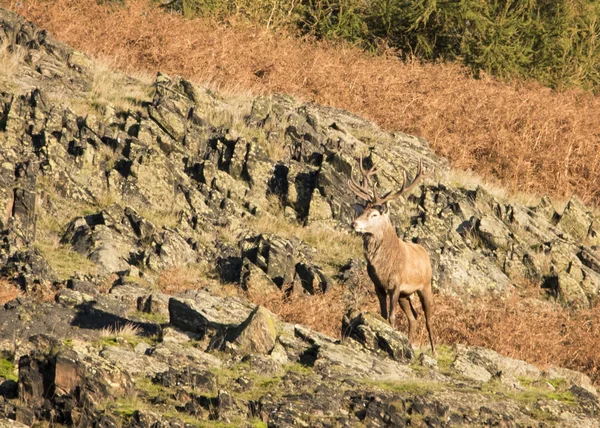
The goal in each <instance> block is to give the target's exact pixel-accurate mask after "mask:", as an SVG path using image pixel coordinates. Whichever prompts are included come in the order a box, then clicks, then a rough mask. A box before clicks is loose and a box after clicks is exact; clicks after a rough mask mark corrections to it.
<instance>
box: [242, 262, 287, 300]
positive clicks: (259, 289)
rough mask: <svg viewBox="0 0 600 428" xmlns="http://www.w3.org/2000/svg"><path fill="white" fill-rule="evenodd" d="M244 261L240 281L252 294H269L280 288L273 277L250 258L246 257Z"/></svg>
mask: <svg viewBox="0 0 600 428" xmlns="http://www.w3.org/2000/svg"><path fill="white" fill-rule="evenodd" d="M242 263H243V264H242V275H241V280H240V283H241V285H242V287H243V288H244V289H245V290H247V291H248V292H249V293H250V295H262V294H268V293H273V292H276V291H278V290H279V288H278V287H277V285H275V283H274V282H273V281H272V280H271V278H269V276H267V274H266V273H265V272H264V271H263V270H262V269H260V268H259V267H258V266H256V265H255V264H254V263H252V262H251V261H250V260H248V259H246V258H244V260H243V262H242Z"/></svg>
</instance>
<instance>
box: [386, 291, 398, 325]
mask: <svg viewBox="0 0 600 428" xmlns="http://www.w3.org/2000/svg"><path fill="white" fill-rule="evenodd" d="M388 297H389V300H390V313H389V317H388V321H389V322H390V325H391V326H392V327H393V328H396V309H397V308H398V298H399V297H400V287H394V288H393V289H392V290H390V291H389V294H388Z"/></svg>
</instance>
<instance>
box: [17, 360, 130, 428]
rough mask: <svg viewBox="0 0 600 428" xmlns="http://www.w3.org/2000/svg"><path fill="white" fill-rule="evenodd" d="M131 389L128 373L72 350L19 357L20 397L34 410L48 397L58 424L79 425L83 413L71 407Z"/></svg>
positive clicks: (97, 401)
mask: <svg viewBox="0 0 600 428" xmlns="http://www.w3.org/2000/svg"><path fill="white" fill-rule="evenodd" d="M131 388H132V382H131V379H130V378H129V376H127V375H126V374H124V373H123V372H121V371H120V370H119V369H117V368H116V367H114V366H112V365H110V364H107V363H106V362H103V361H102V362H101V361H98V360H91V361H88V360H86V359H84V358H82V357H81V356H80V355H79V354H77V353H76V352H74V351H69V350H64V351H60V352H59V353H58V354H56V356H53V355H39V356H33V355H26V356H23V357H21V359H20V360H19V399H20V400H22V402H24V403H26V404H27V406H28V407H29V408H30V409H32V410H35V411H37V410H38V409H39V410H41V408H42V405H44V406H46V404H45V402H46V401H48V400H50V403H51V405H52V406H53V407H55V409H56V410H57V412H56V413H55V416H54V420H55V421H56V422H58V423H72V424H78V423H79V422H80V420H79V419H80V418H81V417H82V415H81V413H79V412H73V411H71V409H76V408H80V407H82V406H83V403H100V402H102V401H103V400H106V399H108V398H118V397H122V396H124V395H125V394H127V393H128V392H129V391H131ZM92 406H93V404H92ZM92 408H93V407H92Z"/></svg>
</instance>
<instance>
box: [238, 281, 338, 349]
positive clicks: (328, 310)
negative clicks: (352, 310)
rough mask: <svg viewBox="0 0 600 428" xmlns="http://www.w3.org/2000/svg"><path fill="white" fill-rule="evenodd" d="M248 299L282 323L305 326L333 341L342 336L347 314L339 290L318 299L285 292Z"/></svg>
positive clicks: (255, 295) (321, 295)
mask: <svg viewBox="0 0 600 428" xmlns="http://www.w3.org/2000/svg"><path fill="white" fill-rule="evenodd" d="M245 295H246V297H248V299H250V300H251V301H252V302H254V303H255V304H257V305H262V306H264V307H266V308H267V309H269V310H270V311H271V312H273V313H274V314H275V315H276V316H277V317H278V318H279V319H280V320H282V321H285V322H288V323H295V324H303V325H306V326H308V327H310V328H313V329H315V330H317V331H320V332H322V333H325V334H328V335H330V336H332V337H339V336H340V332H341V328H342V316H343V314H344V312H345V305H344V292H343V290H341V289H340V288H335V289H334V290H332V291H330V292H329V293H326V294H322V293H317V294H315V295H308V294H301V293H293V294H290V295H289V296H288V295H286V294H285V293H284V292H272V293H261V294H259V293H255V294H250V293H245ZM307 308H310V310H307Z"/></svg>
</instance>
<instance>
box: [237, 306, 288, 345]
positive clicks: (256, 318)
mask: <svg viewBox="0 0 600 428" xmlns="http://www.w3.org/2000/svg"><path fill="white" fill-rule="evenodd" d="M278 324H279V321H278V320H277V318H276V317H275V315H273V314H272V313H271V312H270V311H269V310H267V309H265V308H264V307H262V306H257V307H256V309H254V311H252V313H251V314H250V316H249V317H248V319H246V320H245V321H244V322H243V323H242V324H241V325H240V326H239V327H238V328H236V329H235V330H234V331H232V332H231V333H230V337H229V339H228V340H229V341H230V342H232V343H234V344H235V345H236V351H237V352H236V353H238V354H241V355H248V354H268V353H270V352H271V351H272V350H273V348H274V347H275V343H276V340H277V335H278Z"/></svg>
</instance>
